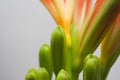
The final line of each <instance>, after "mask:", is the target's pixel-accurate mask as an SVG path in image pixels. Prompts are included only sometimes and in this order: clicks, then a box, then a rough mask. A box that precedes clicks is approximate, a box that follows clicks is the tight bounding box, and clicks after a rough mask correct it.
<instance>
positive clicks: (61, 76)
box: [56, 69, 72, 80]
mask: <svg viewBox="0 0 120 80" xmlns="http://www.w3.org/2000/svg"><path fill="white" fill-rule="evenodd" d="M56 80H72V79H71V76H70V75H69V74H68V73H67V72H66V71H64V70H63V69H62V70H61V71H60V72H59V73H58V75H57V78H56Z"/></svg>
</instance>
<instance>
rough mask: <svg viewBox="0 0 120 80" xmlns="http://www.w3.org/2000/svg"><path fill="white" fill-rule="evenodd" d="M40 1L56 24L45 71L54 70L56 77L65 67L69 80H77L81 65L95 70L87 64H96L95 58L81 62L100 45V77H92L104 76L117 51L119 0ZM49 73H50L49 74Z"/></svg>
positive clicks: (119, 47)
mask: <svg viewBox="0 0 120 80" xmlns="http://www.w3.org/2000/svg"><path fill="white" fill-rule="evenodd" d="M41 2H42V3H43V4H44V5H45V7H46V8H47V9H48V11H49V13H50V14H51V16H52V17H53V19H54V20H55V22H56V25H57V27H56V28H55V30H54V31H53V33H52V35H51V43H50V44H49V45H50V47H49V56H48V57H49V58H47V56H46V58H45V59H51V60H50V63H51V64H50V63H49V60H48V62H47V63H49V64H50V65H51V67H52V68H53V70H49V71H48V72H49V73H52V71H53V72H54V73H55V75H56V77H57V75H58V73H59V72H60V71H61V70H64V71H65V72H66V73H67V74H68V75H70V77H71V78H72V80H78V77H79V74H80V72H81V71H82V70H83V67H85V68H87V69H86V70H87V71H86V70H85V72H89V71H91V73H92V72H94V71H92V70H96V69H94V68H93V69H92V68H90V67H91V66H96V65H94V63H92V62H94V61H90V60H89V61H88V62H87V66H83V64H85V61H84V59H85V58H86V56H87V55H89V54H93V53H94V51H95V50H96V49H97V48H98V46H99V45H100V46H101V52H100V54H101V55H100V57H98V58H99V59H100V67H99V70H98V71H99V72H100V76H99V77H100V78H99V79H96V78H93V79H95V80H106V79H107V75H108V73H109V71H110V69H111V67H112V66H113V64H114V63H115V61H116V60H117V58H118V57H119V54H120V0H41ZM48 27H49V26H48ZM45 52H48V51H45ZM39 54H43V53H42V52H41V53H39ZM46 54H48V53H46ZM39 58H40V57H39ZM43 59H44V58H43ZM43 59H39V60H43ZM39 62H42V63H40V65H42V64H44V60H43V61H39ZM89 62H90V63H89ZM89 64H90V65H89ZM44 65H45V64H44ZM89 66H90V67H89ZM40 67H41V66H40ZM42 67H45V68H46V66H42ZM88 69H91V70H88ZM46 70H48V68H46ZM50 71H51V72H50ZM95 72H96V71H95ZM61 74H62V73H61ZM63 75H65V73H64V74H63ZM49 76H50V77H51V74H50V75H49ZM86 76H89V75H86ZM86 76H84V77H86ZM92 76H94V75H92ZM62 77H63V76H62ZM59 79H60V78H59ZM61 79H62V78H61ZM84 79H85V78H83V80H84ZM85 80H86V79H85Z"/></svg>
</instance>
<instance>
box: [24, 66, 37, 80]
mask: <svg viewBox="0 0 120 80" xmlns="http://www.w3.org/2000/svg"><path fill="white" fill-rule="evenodd" d="M38 79H39V78H38V73H37V71H36V70H35V69H34V68H31V69H30V70H29V71H28V73H27V74H26V77H25V80H38Z"/></svg>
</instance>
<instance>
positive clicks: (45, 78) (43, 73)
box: [38, 66, 50, 80]
mask: <svg viewBox="0 0 120 80" xmlns="http://www.w3.org/2000/svg"><path fill="white" fill-rule="evenodd" d="M48 67H49V66H48ZM38 75H39V78H40V80H50V76H49V74H48V72H47V70H46V69H45V68H40V69H39V70H38Z"/></svg>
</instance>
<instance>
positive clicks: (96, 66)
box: [83, 54, 100, 80]
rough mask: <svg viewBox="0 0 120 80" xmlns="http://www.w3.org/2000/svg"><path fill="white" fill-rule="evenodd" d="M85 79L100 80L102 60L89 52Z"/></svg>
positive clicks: (85, 66)
mask: <svg viewBox="0 0 120 80" xmlns="http://www.w3.org/2000/svg"><path fill="white" fill-rule="evenodd" d="M83 80H100V61H99V58H98V57H97V56H94V55H92V54H89V55H88V56H87V57H86V58H85V60H84V67H83Z"/></svg>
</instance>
